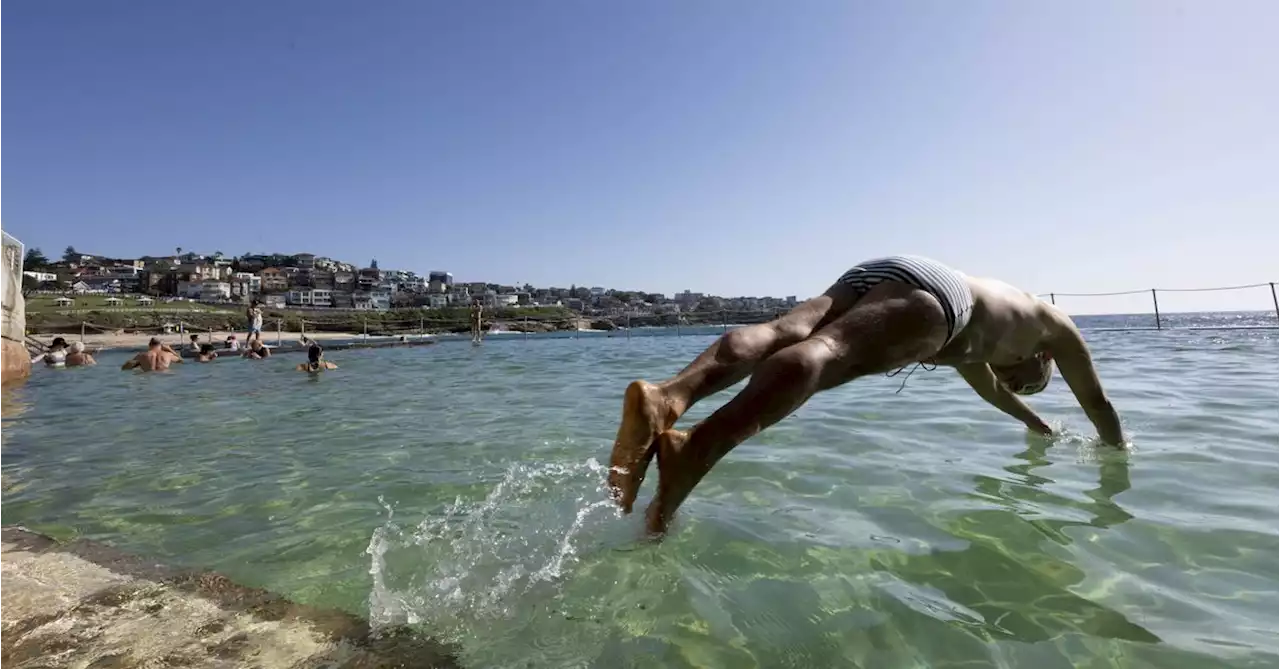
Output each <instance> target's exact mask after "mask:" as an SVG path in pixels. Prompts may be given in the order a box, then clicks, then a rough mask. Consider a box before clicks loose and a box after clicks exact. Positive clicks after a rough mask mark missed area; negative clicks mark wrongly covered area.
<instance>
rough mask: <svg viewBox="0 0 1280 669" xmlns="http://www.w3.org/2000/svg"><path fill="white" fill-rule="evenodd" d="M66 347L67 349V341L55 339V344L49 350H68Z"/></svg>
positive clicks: (52, 343)
mask: <svg viewBox="0 0 1280 669" xmlns="http://www.w3.org/2000/svg"><path fill="white" fill-rule="evenodd" d="M66 347H67V340H66V339H63V338H62V337H54V338H53V342H51V343H50V344H49V348H51V349H53V350H57V349H60V348H66Z"/></svg>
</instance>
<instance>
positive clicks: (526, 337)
mask: <svg viewBox="0 0 1280 669" xmlns="http://www.w3.org/2000/svg"><path fill="white" fill-rule="evenodd" d="M523 339H524V340H525V341H528V340H529V316H528V314H525V317H524V337H523Z"/></svg>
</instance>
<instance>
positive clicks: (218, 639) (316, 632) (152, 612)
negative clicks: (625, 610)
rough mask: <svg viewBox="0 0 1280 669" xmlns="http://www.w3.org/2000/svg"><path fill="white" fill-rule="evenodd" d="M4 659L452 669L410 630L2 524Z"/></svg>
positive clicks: (436, 646)
mask: <svg viewBox="0 0 1280 669" xmlns="http://www.w3.org/2000/svg"><path fill="white" fill-rule="evenodd" d="M0 552H3V555H4V559H3V560H0V571H2V572H3V580H4V588H3V590H0V598H2V599H3V601H0V611H2V613H3V637H2V641H0V664H3V665H4V666H5V667H6V668H8V667H30V668H34V667H86V666H89V667H99V668H105V667H177V666H182V667H245V666H261V667H321V666H323V667H351V668H353V669H354V668H358V669H373V668H375V667H378V668H382V667H387V668H390V667H406V668H407V667H456V666H458V664H457V662H456V660H455V655H454V653H453V652H452V649H451V648H449V647H446V646H445V645H443V644H440V643H437V642H435V641H433V640H431V639H430V638H428V637H424V636H422V635H421V634H419V633H417V632H416V631H414V630H408V629H398V630H389V631H383V632H381V633H378V634H374V633H372V632H371V630H370V628H369V625H368V623H367V622H366V621H364V620H363V619H361V618H359V617H357V616H354V615H351V614H348V613H345V612H342V611H334V610H328V609H319V608H315V607H309V606H303V605H299V604H295V603H293V602H290V601H289V600H287V599H284V598H283V597H279V596H277V595H274V594H271V593H269V592H267V591H265V590H259V589H256V588H247V587H244V586H241V585H238V584H236V583H233V582H232V581H231V580H230V579H228V578H226V577H225V576H222V575H221V574H216V573H213V572H192V571H181V570H175V569H170V568H167V567H164V566H162V565H157V564H155V563H152V562H150V561H148V560H144V559H142V558H138V557H136V556H131V555H127V554H124V553H120V552H118V551H115V550H113V549H111V548H108V547H106V546H103V545H101V544H96V543H93V542H88V541H75V542H72V543H69V544H58V543H56V542H54V541H53V540H52V539H49V538H47V537H44V536H42V535H39V534H35V533H33V532H30V531H27V530H24V529H21V528H14V527H6V528H4V529H3V541H2V542H0Z"/></svg>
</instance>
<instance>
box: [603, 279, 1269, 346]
mask: <svg viewBox="0 0 1280 669" xmlns="http://www.w3.org/2000/svg"><path fill="white" fill-rule="evenodd" d="M1271 292H1272V294H1275V292H1276V286H1275V284H1271ZM630 338H631V314H627V339H630Z"/></svg>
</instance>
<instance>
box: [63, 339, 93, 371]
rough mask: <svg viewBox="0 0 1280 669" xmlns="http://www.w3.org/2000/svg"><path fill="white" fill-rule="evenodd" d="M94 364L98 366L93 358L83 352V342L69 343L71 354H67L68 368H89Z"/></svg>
mask: <svg viewBox="0 0 1280 669" xmlns="http://www.w3.org/2000/svg"><path fill="white" fill-rule="evenodd" d="M96 364H98V361H97V360H94V359H93V356H91V355H89V354H88V353H86V352H85V350H84V342H82V341H73V342H71V352H70V353H68V354H67V366H68V367H90V366H92V365H96Z"/></svg>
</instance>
